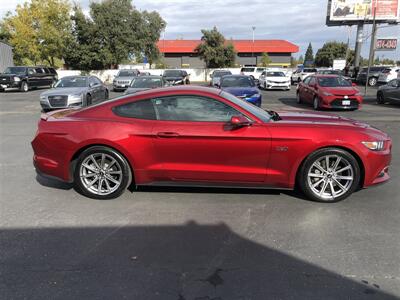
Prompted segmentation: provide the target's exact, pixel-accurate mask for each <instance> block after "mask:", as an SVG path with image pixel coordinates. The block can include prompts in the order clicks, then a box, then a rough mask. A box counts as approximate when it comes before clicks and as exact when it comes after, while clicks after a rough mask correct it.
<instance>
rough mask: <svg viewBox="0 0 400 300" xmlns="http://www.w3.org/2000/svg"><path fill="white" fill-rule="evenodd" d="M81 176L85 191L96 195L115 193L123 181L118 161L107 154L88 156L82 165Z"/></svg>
mask: <svg viewBox="0 0 400 300" xmlns="http://www.w3.org/2000/svg"><path fill="white" fill-rule="evenodd" d="M79 176H80V179H81V182H82V184H83V186H84V187H85V189H86V190H87V191H89V192H91V193H93V194H96V195H109V194H111V193H113V192H114V191H115V190H117V189H118V187H119V186H120V185H121V183H122V179H123V174H122V168H121V166H120V164H119V163H118V161H117V160H116V159H114V158H113V157H112V156H110V155H108V154H105V153H93V154H91V155H89V156H87V157H86V158H85V159H84V160H83V162H82V164H81V167H80V170H79Z"/></svg>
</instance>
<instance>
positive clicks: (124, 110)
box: [113, 99, 156, 120]
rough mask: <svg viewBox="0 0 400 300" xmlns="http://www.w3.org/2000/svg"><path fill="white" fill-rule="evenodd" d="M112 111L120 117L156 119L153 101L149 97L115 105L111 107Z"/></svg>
mask: <svg viewBox="0 0 400 300" xmlns="http://www.w3.org/2000/svg"><path fill="white" fill-rule="evenodd" d="M113 112H114V113H115V114H116V115H118V116H120V117H127V118H135V119H144V120H156V113H155V111H154V107H153V102H152V101H151V100H149V99H148V100H140V101H135V102H130V103H127V104H123V105H120V106H116V107H114V108H113Z"/></svg>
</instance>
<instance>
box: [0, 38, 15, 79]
mask: <svg viewBox="0 0 400 300" xmlns="http://www.w3.org/2000/svg"><path fill="white" fill-rule="evenodd" d="M12 66H14V60H13V51H12V47H11V46H10V45H9V44H7V43H6V42H3V41H0V73H2V72H4V70H5V69H6V68H7V67H12Z"/></svg>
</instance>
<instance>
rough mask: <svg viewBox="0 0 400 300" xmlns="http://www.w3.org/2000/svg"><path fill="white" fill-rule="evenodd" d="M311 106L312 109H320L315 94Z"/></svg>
mask: <svg viewBox="0 0 400 300" xmlns="http://www.w3.org/2000/svg"><path fill="white" fill-rule="evenodd" d="M313 108H314V110H320V109H321V107H320V105H319V100H318V97H317V96H314V99H313Z"/></svg>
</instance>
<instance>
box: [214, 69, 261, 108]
mask: <svg viewBox="0 0 400 300" xmlns="http://www.w3.org/2000/svg"><path fill="white" fill-rule="evenodd" d="M220 88H221V89H222V90H223V91H225V92H228V93H229V94H232V95H234V96H236V97H238V98H240V99H243V100H245V101H247V102H250V103H252V104H254V105H256V106H258V107H260V106H261V93H260V90H259V89H258V88H257V86H256V84H255V82H254V80H253V79H252V78H251V77H249V76H245V75H227V76H224V77H222V78H221V84H220Z"/></svg>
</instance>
